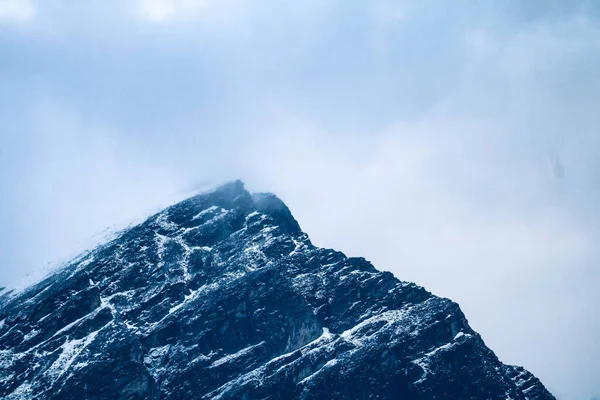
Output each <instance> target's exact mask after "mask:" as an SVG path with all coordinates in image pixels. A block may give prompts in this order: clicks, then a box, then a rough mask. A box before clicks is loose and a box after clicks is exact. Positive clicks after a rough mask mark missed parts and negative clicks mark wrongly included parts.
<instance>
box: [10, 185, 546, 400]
mask: <svg viewBox="0 0 600 400" xmlns="http://www.w3.org/2000/svg"><path fill="white" fill-rule="evenodd" d="M0 397H2V398H6V399H31V398H36V399H51V398H60V399H80V398H87V399H114V398H123V399H183V398H185V399H210V398H212V399H242V398H246V399H268V398H270V399H279V398H281V399H287V398H301V399H321V398H323V399H330V398H336V399H367V398H380V399H514V400H517V399H518V400H525V399H529V400H547V399H548V400H549V399H554V397H553V396H552V395H551V394H550V393H549V392H548V391H547V390H546V389H545V388H544V386H543V385H542V384H541V383H540V382H539V380H537V379H536V378H535V377H533V375H531V374H530V373H529V372H527V371H525V370H524V369H522V368H520V367H512V366H505V365H504V364H502V363H501V362H500V361H499V360H498V359H497V357H496V356H495V355H494V353H493V352H492V351H491V350H489V349H488V348H487V347H486V346H485V344H484V343H483V341H482V339H481V337H480V336H479V335H478V334H477V333H476V332H474V331H473V330H472V329H471V328H470V327H469V325H468V323H467V320H466V319H465V317H464V315H463V313H462V312H461V311H460V309H459V307H458V305H457V304H456V303H453V302H452V301H450V300H448V299H443V298H439V297H436V296H434V295H432V294H431V293H429V292H427V291H426V290H424V289H423V288H421V287H418V286H416V285H414V284H412V283H407V282H401V281H398V280H397V279H396V278H395V277H394V276H393V275H392V274H391V273H389V272H380V271H377V270H376V269H375V268H374V267H373V266H372V265H371V264H370V263H369V262H367V261H366V260H364V259H363V258H348V257H346V256H345V255H344V254H343V253H340V252H337V251H334V250H328V249H321V248H318V247H315V246H314V245H312V243H311V242H310V240H309V238H308V236H307V235H306V234H305V233H303V232H302V231H301V229H300V226H299V225H298V223H297V222H296V220H295V219H294V218H293V216H292V214H291V213H290V211H289V210H288V208H287V207H286V206H285V204H284V203H283V202H282V201H281V200H279V199H278V198H277V197H276V196H274V195H272V194H255V195H252V194H250V193H249V192H248V191H246V190H245V188H244V186H243V184H242V183H241V182H239V181H236V182H233V183H230V184H227V185H224V186H222V187H220V188H218V189H217V190H215V191H213V192H210V193H206V194H202V195H198V196H195V197H192V198H190V199H188V200H185V201H183V202H181V203H179V204H176V205H174V206H172V207H169V208H168V209H166V210H164V211H162V212H160V213H158V214H156V215H154V216H152V217H151V218H149V219H148V220H147V221H145V222H144V223H142V224H140V225H138V226H135V227H133V228H131V229H129V230H127V231H125V232H123V233H122V234H121V235H120V236H119V237H118V238H117V239H115V240H113V241H111V242H109V243H107V244H105V245H103V246H100V247H99V248H97V249H95V250H93V251H91V252H90V253H88V254H86V255H84V256H82V257H80V258H79V259H77V260H74V261H73V262H72V263H70V264H69V265H68V266H66V267H64V268H63V269H61V270H60V271H58V272H57V273H55V274H54V275H52V276H50V277H49V278H47V279H45V280H44V281H42V282H41V283H39V284H37V285H35V286H33V287H31V288H29V289H28V290H26V291H25V292H23V293H20V294H14V293H7V292H6V291H4V292H2V293H0Z"/></svg>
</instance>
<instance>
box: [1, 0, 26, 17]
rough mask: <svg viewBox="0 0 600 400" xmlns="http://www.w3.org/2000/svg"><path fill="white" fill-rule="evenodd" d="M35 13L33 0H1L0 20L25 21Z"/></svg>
mask: <svg viewBox="0 0 600 400" xmlns="http://www.w3.org/2000/svg"><path fill="white" fill-rule="evenodd" d="M34 14H35V7H34V6H33V3H32V2H31V0H0V22H25V21H28V20H30V19H32V18H33V16H34Z"/></svg>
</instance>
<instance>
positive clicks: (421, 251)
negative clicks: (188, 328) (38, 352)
mask: <svg viewBox="0 0 600 400" xmlns="http://www.w3.org/2000/svg"><path fill="white" fill-rule="evenodd" d="M598 71H600V5H599V3H598V2H596V1H594V0H590V1H582V0H575V1H563V0H555V1H553V0H530V1H518V0H505V1H499V0H498V1H491V0H481V1H474V0H472V1H466V0H459V1H433V0H426V1H406V0H397V1H388V0H373V1H369V2H362V1H361V2H359V1H348V0H344V1H342V0H337V1H336V0H319V1H317V0H306V1H299V2H281V1H275V0H260V1H249V0H219V1H217V0H128V1H122V0H119V1H117V0H102V1H98V0H89V1H78V2H73V1H67V0H0V254H1V255H2V259H1V260H0V261H1V267H0V285H9V286H10V285H19V284H21V282H23V277H24V276H26V275H27V274H30V277H29V278H27V279H31V277H35V276H37V275H36V274H39V272H34V271H37V270H40V269H41V270H44V269H47V268H48V265H56V264H57V263H60V262H61V261H64V260H66V259H68V258H69V257H70V256H72V255H74V254H77V253H78V252H80V251H82V250H85V249H86V248H89V247H90V246H93V245H94V243H97V242H98V241H99V240H101V238H102V237H103V235H104V232H105V229H107V228H109V229H112V228H113V227H122V226H124V225H125V224H127V223H129V222H131V221H137V220H140V219H141V218H143V217H144V216H145V215H148V213H150V212H152V211H154V210H157V209H158V208H160V207H162V206H164V205H167V204H169V203H170V202H173V201H175V200H177V199H180V198H182V197H184V196H185V195H186V194H188V193H190V192H193V191H195V190H199V189H202V188H204V187H206V186H207V185H213V184H217V183H221V182H224V181H227V180H230V179H235V178H240V179H243V180H244V181H245V182H246V185H247V187H248V188H249V189H250V190H254V191H272V192H275V193H277V194H278V195H279V196H280V197H281V198H283V199H284V201H286V203H287V204H288V205H289V206H290V208H291V209H292V212H293V213H294V215H295V216H296V218H297V219H298V220H299V222H300V224H301V226H302V227H303V229H304V230H305V231H306V232H307V233H308V234H309V235H310V236H311V238H312V240H313V242H315V243H316V244H317V245H320V246H324V247H333V248H336V249H339V250H342V251H344V252H346V253H347V254H348V255H353V256H365V257H366V258H368V259H369V260H371V261H372V262H373V263H374V264H375V265H376V266H377V267H378V268H380V269H386V270H390V271H392V272H393V273H394V274H395V275H396V276H397V277H399V278H400V279H403V280H410V281H415V282H417V283H418V284H421V285H424V286H425V287H427V288H428V289H429V290H431V291H433V292H435V293H436V294H439V295H443V296H447V297H450V298H452V299H453V300H456V301H457V302H459V303H460V304H461V306H462V308H463V310H464V311H465V313H466V315H467V317H468V318H469V321H470V322H471V324H472V326H473V327H474V329H476V330H477V331H479V332H480V333H481V334H482V336H483V338H484V340H485V341H486V343H487V344H488V345H489V346H490V347H491V348H492V349H494V350H495V351H496V353H497V354H498V356H499V357H500V358H501V359H502V360H503V361H505V362H508V363H516V364H522V365H524V366H526V367H527V368H529V369H530V370H532V371H533V372H534V373H536V374H537V375H538V376H539V377H540V378H541V379H542V380H543V381H544V383H545V384H546V385H547V386H548V387H549V388H550V389H551V390H552V391H553V392H554V393H555V394H556V395H557V396H558V397H559V398H560V399H563V400H564V399H574V400H589V399H590V398H592V397H593V396H600V340H598V332H600V313H598V311H597V308H598V307H599V306H600V291H599V290H598V287H599V286H600V251H599V248H598V246H597V243H598V242H599V239H600V213H599V212H598V211H599V206H598V205H599V204H600V185H599V183H600V131H599V130H600V112H599V109H600V74H599V73H598ZM49 263H50V264H49Z"/></svg>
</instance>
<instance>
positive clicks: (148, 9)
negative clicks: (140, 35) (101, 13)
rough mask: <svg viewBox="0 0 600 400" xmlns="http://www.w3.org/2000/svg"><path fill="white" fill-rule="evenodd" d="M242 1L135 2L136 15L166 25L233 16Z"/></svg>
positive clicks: (157, 0)
mask: <svg viewBox="0 0 600 400" xmlns="http://www.w3.org/2000/svg"><path fill="white" fill-rule="evenodd" d="M243 4H244V1H242V0H220V1H215V0H137V2H136V8H135V13H136V15H137V16H138V17H139V18H141V19H142V20H145V21H147V22H150V23H168V22H173V21H190V20H197V19H201V20H202V19H210V18H223V17H224V16H231V15H235V14H236V13H237V12H238V11H239V8H240V7H242V6H243Z"/></svg>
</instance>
